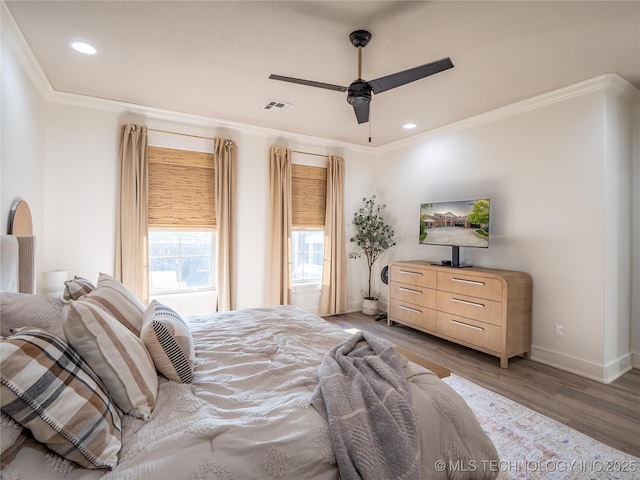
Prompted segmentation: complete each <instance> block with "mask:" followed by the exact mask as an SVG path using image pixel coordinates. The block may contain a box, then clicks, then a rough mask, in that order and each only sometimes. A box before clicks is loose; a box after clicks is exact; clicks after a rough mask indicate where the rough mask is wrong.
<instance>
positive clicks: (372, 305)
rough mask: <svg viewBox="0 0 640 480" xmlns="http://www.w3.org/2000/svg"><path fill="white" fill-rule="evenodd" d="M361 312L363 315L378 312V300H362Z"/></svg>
mask: <svg viewBox="0 0 640 480" xmlns="http://www.w3.org/2000/svg"><path fill="white" fill-rule="evenodd" d="M362 313H364V314H365V315H377V314H378V300H367V299H366V298H365V299H364V300H362Z"/></svg>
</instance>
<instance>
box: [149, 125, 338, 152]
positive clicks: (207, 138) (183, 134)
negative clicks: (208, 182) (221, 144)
mask: <svg viewBox="0 0 640 480" xmlns="http://www.w3.org/2000/svg"><path fill="white" fill-rule="evenodd" d="M147 130H148V131H150V132H158V133H168V134H170V135H181V136H183V137H191V138H202V139H205V140H215V138H212V137H203V136H202V135H192V134H190V133H179V132H170V131H169V130H159V129H157V128H149V127H147ZM291 153H299V154H301V155H312V156H314V157H324V158H329V155H322V154H320V153H311V152H302V151H300V150H291Z"/></svg>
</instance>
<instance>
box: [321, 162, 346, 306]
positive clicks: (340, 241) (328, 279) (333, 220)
mask: <svg viewBox="0 0 640 480" xmlns="http://www.w3.org/2000/svg"><path fill="white" fill-rule="evenodd" d="M324 232H325V235H324V262H323V267H322V291H321V295H320V314H321V315H333V314H336V313H341V312H344V311H345V310H346V306H347V273H346V272H347V261H346V258H347V257H346V250H345V248H346V247H345V231H344V160H343V159H342V158H341V157H336V156H333V155H331V156H329V162H328V165H327V194H326V213H325V222H324Z"/></svg>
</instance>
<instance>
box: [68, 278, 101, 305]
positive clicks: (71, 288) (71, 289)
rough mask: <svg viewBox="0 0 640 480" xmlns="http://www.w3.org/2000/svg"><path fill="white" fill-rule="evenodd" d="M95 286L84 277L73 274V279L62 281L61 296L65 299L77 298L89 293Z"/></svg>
mask: <svg viewBox="0 0 640 480" xmlns="http://www.w3.org/2000/svg"><path fill="white" fill-rule="evenodd" d="M95 289H96V286H95V285H94V284H93V283H91V282H90V281H89V280H87V279H86V278H82V277H77V276H74V277H73V280H67V281H66V282H64V293H63V294H62V298H64V299H65V300H78V299H79V298H80V297H82V296H84V295H86V294H87V293H91V292H93V291H94V290H95Z"/></svg>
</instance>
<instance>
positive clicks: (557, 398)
mask: <svg viewBox="0 0 640 480" xmlns="http://www.w3.org/2000/svg"><path fill="white" fill-rule="evenodd" d="M325 320H327V321H328V322H331V323H334V324H336V325H338V326H340V327H342V328H345V329H346V328H358V329H360V330H364V331H369V332H371V333H375V334H377V335H379V336H381V337H384V338H386V339H387V340H389V341H391V342H393V343H394V344H396V345H397V346H399V347H401V348H404V349H406V350H408V351H411V352H413V353H415V354H417V355H421V356H423V357H425V358H427V359H429V360H431V361H433V362H436V363H439V364H440V365H442V366H444V367H446V368H448V369H450V370H451V372H452V373H454V374H456V375H458V376H460V377H463V378H466V379H467V380H470V381H472V382H474V383H476V384H477V385H481V386H482V387H484V388H487V389H489V390H492V391H494V392H496V393H498V394H500V395H503V396H505V397H507V398H510V399H512V400H514V401H516V402H518V403H520V404H522V405H525V406H527V407H529V408H531V409H532V410H535V411H537V412H539V413H541V414H543V415H546V416H547V417H551V418H553V419H555V420H557V421H558V422H560V423H563V424H565V425H567V426H569V427H571V428H573V429H575V430H578V431H580V432H582V433H584V434H586V435H588V436H590V437H592V438H595V439H596V440H598V441H600V442H602V443H605V444H607V445H610V446H612V447H614V448H617V449H618V450H621V451H623V452H626V453H629V454H632V455H635V456H636V457H640V370H639V369H633V370H631V371H630V372H628V373H626V374H625V375H623V376H622V377H620V378H619V379H617V380H616V381H614V382H612V383H610V384H608V385H605V384H602V383H599V382H596V381H593V380H589V379H586V378H583V377H580V376H578V375H574V374H571V373H567V372H564V371H562V370H558V369H556V368H553V367H548V366H546V365H543V364H541V363H537V362H534V361H530V360H525V359H524V358H521V357H514V358H512V359H511V360H510V361H509V368H507V369H503V368H500V365H499V359H498V358H497V357H493V356H491V355H487V354H484V353H481V352H477V351H475V350H472V349H470V348H467V347H463V346H460V345H457V344H455V343H452V342H448V341H446V340H442V339H440V338H437V337H434V336H431V335H428V334H426V333H423V332H420V331H417V330H413V329H411V328H409V327H405V326H403V325H394V326H393V327H388V326H387V324H386V321H375V317H369V316H366V315H363V314H361V313H346V314H342V315H335V316H331V317H325Z"/></svg>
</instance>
